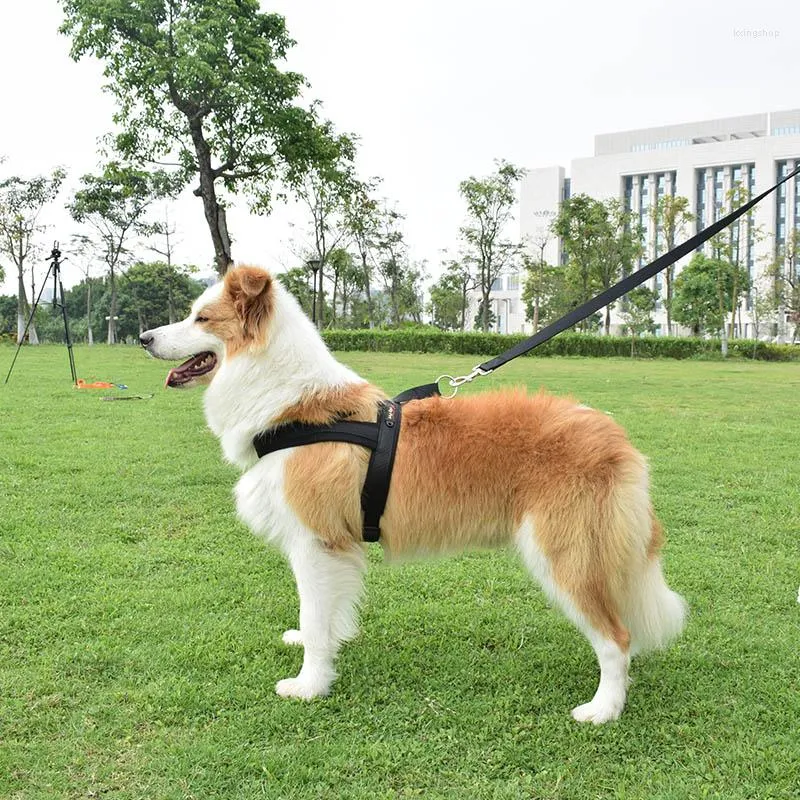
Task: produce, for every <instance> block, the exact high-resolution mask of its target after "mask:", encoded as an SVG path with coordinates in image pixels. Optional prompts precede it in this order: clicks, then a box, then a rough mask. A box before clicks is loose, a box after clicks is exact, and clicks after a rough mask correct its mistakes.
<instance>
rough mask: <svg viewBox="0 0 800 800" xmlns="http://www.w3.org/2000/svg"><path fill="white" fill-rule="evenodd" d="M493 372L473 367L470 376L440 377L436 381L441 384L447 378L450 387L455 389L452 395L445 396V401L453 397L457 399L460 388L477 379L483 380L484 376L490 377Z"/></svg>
mask: <svg viewBox="0 0 800 800" xmlns="http://www.w3.org/2000/svg"><path fill="white" fill-rule="evenodd" d="M490 372H492V370H490V369H481V367H473V368H472V372H470V373H469V375H460V376H458V377H453V376H452V375H440V376H439V377H438V378H437V379H436V383H437V384H439V383H441V382H442V381H443V380H444V379H445V378H447V383H448V385H449V386H450V387H451V388H452V389H453V393H452V394H443V395H442V397H443V398H444V399H445V400H449V399H450V398H451V397H455V396H456V394H457V393H458V390H459V388H460V387H462V386H463V385H464V384H465V383H471V382H472V381H474V380H475V378H482V377H483V376H484V375H488V374H489V373H490Z"/></svg>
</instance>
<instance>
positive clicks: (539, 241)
mask: <svg viewBox="0 0 800 800" xmlns="http://www.w3.org/2000/svg"><path fill="white" fill-rule="evenodd" d="M594 150H595V153H594V156H592V157H591V158H578V159H575V160H574V161H573V162H572V164H571V167H570V172H569V175H567V173H566V171H565V170H564V168H563V167H559V166H554V167H543V168H538V169H531V170H530V171H529V172H528V173H527V175H526V176H525V178H524V179H523V181H522V188H521V197H520V227H521V237H522V241H523V242H526V243H527V244H528V246H529V248H530V250H531V251H532V252H533V253H535V254H536V255H537V256H538V254H539V252H540V247H542V245H543V255H544V258H545V260H546V261H547V262H548V263H549V264H563V263H564V255H563V252H562V247H561V242H560V241H559V240H558V239H557V238H556V237H555V236H553V235H552V234H551V233H549V226H550V223H551V222H552V220H553V219H554V218H555V216H556V214H557V212H558V206H559V203H561V201H562V200H563V199H564V198H566V197H569V196H571V195H574V194H578V193H584V194H588V195H590V196H592V197H594V198H596V199H599V200H605V199H608V198H611V197H617V198H619V199H620V200H622V201H623V202H624V203H625V204H626V206H627V207H628V208H629V209H631V210H632V211H633V212H634V213H636V214H638V215H639V219H640V222H641V224H642V225H643V227H644V228H645V231H646V239H645V247H646V252H645V255H644V256H643V259H642V264H645V263H647V262H649V261H650V260H652V259H653V258H654V257H655V255H656V253H658V254H661V253H663V252H664V248H663V243H662V242H659V241H657V232H656V231H655V230H654V229H653V228H654V226H653V222H652V219H651V215H650V208H651V206H652V205H653V204H654V203H655V202H657V200H658V198H660V197H661V196H662V195H664V194H665V193H667V194H675V195H682V196H684V197H687V198H688V199H689V203H690V208H691V211H692V213H693V214H694V215H695V218H696V221H695V222H694V223H693V224H692V225H691V229H690V230H685V231H684V232H683V235H682V236H680V237H679V238H678V241H677V242H676V244H677V243H679V242H680V241H683V240H684V239H686V238H688V237H689V236H691V235H692V234H694V233H696V232H697V231H699V230H702V229H703V228H704V227H706V226H707V225H709V224H710V223H712V222H713V221H714V220H715V219H719V218H720V217H721V216H723V215H724V214H725V213H726V211H727V209H726V203H727V196H728V194H727V193H728V191H729V190H730V189H731V188H732V187H733V186H734V184H736V183H739V184H740V185H741V186H742V187H744V188H745V189H749V191H750V192H751V193H752V194H753V195H756V194H760V193H761V192H763V191H765V190H766V189H768V188H769V187H770V186H772V185H773V184H774V183H775V181H776V180H777V179H778V178H779V177H780V176H782V175H786V174H787V171H791V170H792V169H793V168H794V166H795V164H798V165H800V109H794V110H791V111H774V112H769V113H766V114H751V115H748V116H743V117H728V118H726V119H715V120H706V121H704V122H690V123H683V124H679V125H667V126H664V127H660V128H646V129H642V130H633V131H624V132H621V133H609V134H601V135H599V136H596V137H595V147H594ZM798 178H800V176H798V177H796V178H795V179H794V180H792V181H789V182H788V183H786V184H784V185H783V186H782V187H781V188H780V189H779V190H778V191H777V192H775V193H773V194H772V195H770V196H769V197H768V198H766V199H765V200H763V201H762V202H761V203H760V204H759V205H758V206H756V209H755V211H754V215H753V225H754V226H755V227H758V226H760V227H761V228H762V230H763V231H764V233H765V234H766V236H765V237H764V238H763V239H762V240H761V241H759V240H757V239H756V238H755V237H752V236H750V235H747V236H743V237H742V238H743V239H746V240H747V245H746V248H745V249H746V253H745V256H744V258H743V259H742V261H743V263H747V265H748V268H749V270H750V273H751V279H753V280H755V281H757V280H758V278H759V274H760V272H762V271H763V270H764V268H765V266H766V263H767V262H768V261H769V260H771V259H773V258H774V254H775V252H776V249H777V248H779V247H780V246H781V245H782V244H783V243H785V241H786V236H787V232H788V231H791V230H792V229H793V228H796V229H800V180H798ZM687 262H688V257H687V258H686V259H684V260H683V261H682V262H680V263H679V264H678V266H677V269H676V271H679V270H680V268H681V266H683V265H684V264H685V263H687ZM508 280H509V278H508V276H507V277H506V278H504V279H503V281H506V282H507V281H508ZM662 280H663V279H662V277H661V276H658V277H657V278H656V279H654V281H653V283H651V288H655V289H661V287H662ZM514 284H515V285H519V286H520V288H521V280H520V279H519V278H515V279H514ZM502 289H503V291H498V292H497V293H496V295H493V297H495V298H496V301H495V303H494V304H493V310H494V311H495V314H496V316H497V317H498V319H500V320H505V321H506V325H507V327H506V325H503V324H502V322H501V325H500V326H498V327H499V329H500V330H502V331H503V332H506V331H509V332H511V331H527V330H530V326H529V325H528V326H523V325H522V324H521V320H524V309H523V308H522V302H521V296H520V295H521V292H512V291H511V290H509V287H508V286H507V285H506V283H505V282H504V283H503V285H502ZM505 303H508V306H509V313H508V314H507V315H506V316H504V312H503V305H504V304H505ZM494 306H496V308H494ZM751 308H752V296H751V297H748V298H747V299H746V301H745V302H744V303H742V310H741V314H740V325H741V329H740V330H737V335H739V334H743V335H744V336H748V335H753V332H754V330H753V324H752V318H751V316H750V313H749V310H750V309H751ZM517 309H518V310H519V312H521V313H516V312H517ZM512 310H513V312H514V313H512ZM655 322H656V324H657V325H658V326H659V327H658V330H659V332H660V333H666V332H667V331H666V314H665V312H664V309H663V306H662V305H661V304H660V303H659V305H658V308H657V310H656V315H655ZM612 324H613V325H615V326H616V327H617V329H618V327H619V324H620V320H619V319H618V318H617V317H616V315H615V314H614V313H613V312H612ZM737 328H739V323H737Z"/></svg>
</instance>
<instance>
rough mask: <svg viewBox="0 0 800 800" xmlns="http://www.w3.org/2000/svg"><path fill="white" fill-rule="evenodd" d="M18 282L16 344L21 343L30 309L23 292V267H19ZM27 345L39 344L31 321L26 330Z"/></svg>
mask: <svg viewBox="0 0 800 800" xmlns="http://www.w3.org/2000/svg"><path fill="white" fill-rule="evenodd" d="M18 277H19V281H18V290H17V344H20V343H21V342H22V337H23V336H24V335H25V326H26V325H27V324H28V318H29V317H30V315H31V311H30V307H29V306H28V295H27V293H26V291H25V280H24V270H23V267H22V266H20V267H19V275H18ZM28 344H39V337H38V335H37V334H36V324H35V323H34V322H33V320H31V324H30V327H29V328H28Z"/></svg>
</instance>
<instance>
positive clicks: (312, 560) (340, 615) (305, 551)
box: [275, 539, 365, 700]
mask: <svg viewBox="0 0 800 800" xmlns="http://www.w3.org/2000/svg"><path fill="white" fill-rule="evenodd" d="M289 562H290V563H291V565H292V569H293V570H294V575H295V579H296V581H297V592H298V595H299V597H300V630H299V631H294V630H292V631H287V632H286V633H284V636H283V640H284V642H286V643H287V644H302V645H303V646H304V652H303V666H302V668H301V670H300V673H299V674H298V675H297V677H296V678H286V679H285V680H282V681H278V683H277V684H276V686H275V691H276V692H277V693H278V694H279V695H281V697H298V698H301V699H303V700H310V699H312V698H314V697H319V696H321V695H326V694H328V692H329V691H330V687H331V684H332V683H333V680H334V678H335V677H336V672H335V670H334V667H333V662H334V659H335V658H336V653H337V652H338V650H339V645H340V644H341V642H343V641H345V640H346V639H349V638H352V637H353V636H354V635H355V632H356V630H357V623H356V615H357V604H358V599H359V597H360V595H361V587H362V576H363V572H364V566H365V562H364V555H363V553H362V552H361V550H360V549H354V550H352V551H347V552H332V551H329V550H326V549H325V548H324V546H323V545H322V544H321V543H320V542H319V541H318V540H317V539H312V540H310V541H308V540H306V541H304V542H303V543H302V544H298V546H296V547H294V548H292V549H291V550H290V551H289Z"/></svg>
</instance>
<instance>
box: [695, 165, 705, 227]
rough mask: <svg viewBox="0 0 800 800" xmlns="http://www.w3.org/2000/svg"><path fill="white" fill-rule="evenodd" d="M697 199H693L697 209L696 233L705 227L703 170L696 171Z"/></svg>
mask: <svg viewBox="0 0 800 800" xmlns="http://www.w3.org/2000/svg"><path fill="white" fill-rule="evenodd" d="M696 187H697V188H696V191H697V197H696V198H695V200H696V202H695V206H696V208H697V232H698V233H700V231H702V230H703V228H705V227H706V194H707V192H706V171H705V169H698V170H697V182H696Z"/></svg>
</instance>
